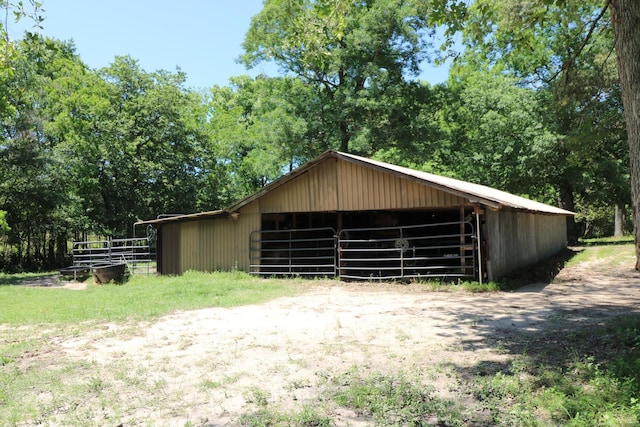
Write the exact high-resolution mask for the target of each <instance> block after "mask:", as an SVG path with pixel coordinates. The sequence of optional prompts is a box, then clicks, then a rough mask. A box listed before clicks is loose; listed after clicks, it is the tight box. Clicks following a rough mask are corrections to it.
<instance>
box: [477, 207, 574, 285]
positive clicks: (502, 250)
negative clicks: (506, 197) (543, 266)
mask: <svg viewBox="0 0 640 427" xmlns="http://www.w3.org/2000/svg"><path fill="white" fill-rule="evenodd" d="M486 221H487V241H488V245H489V259H488V263H487V264H488V265H487V268H488V273H489V279H490V280H496V279H499V278H500V277H502V276H504V275H505V274H507V273H509V272H511V271H513V270H515V269H517V268H521V267H524V266H526V265H529V264H533V263H536V262H538V261H540V260H542V259H544V258H547V257H549V256H551V255H554V254H556V253H557V252H559V251H560V250H562V249H563V248H565V247H566V246H567V223H566V217H565V216H563V215H541V214H532V213H526V212H519V211H513V210H500V211H497V212H494V211H487V214H486Z"/></svg>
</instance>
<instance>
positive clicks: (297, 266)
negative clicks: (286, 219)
mask: <svg viewBox="0 0 640 427" xmlns="http://www.w3.org/2000/svg"><path fill="white" fill-rule="evenodd" d="M249 272H250V273H251V274H258V275H263V276H335V275H336V231H335V230H334V229H333V228H328V227H325V228H306V229H293V230H262V231H254V232H252V233H251V236H250V255H249Z"/></svg>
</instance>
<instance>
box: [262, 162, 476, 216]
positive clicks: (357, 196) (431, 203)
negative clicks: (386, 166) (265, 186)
mask: <svg viewBox="0 0 640 427" xmlns="http://www.w3.org/2000/svg"><path fill="white" fill-rule="evenodd" d="M464 204H465V200H464V199H463V198H462V197H458V196H455V195H452V194H449V193H445V192H444V191H440V190H437V189H435V188H433V187H430V186H427V185H424V184H419V183H417V182H415V181H413V180H411V179H406V178H401V177H399V176H396V175H393V174H389V173H384V172H381V171H378V170H375V169H372V168H369V167H365V166H362V165H359V164H355V163H351V162H345V161H339V160H335V159H329V160H327V161H324V162H322V163H320V164H318V165H316V166H315V167H313V168H311V169H309V170H308V171H306V172H305V173H303V174H301V175H299V176H297V177H296V178H295V179H292V180H291V181H289V182H287V183H286V184H284V185H282V186H281V187H279V188H276V189H275V190H273V191H271V192H269V193H268V194H266V195H264V196H263V197H261V198H260V207H261V210H262V212H263V213H278V212H334V211H360V210H377V209H412V208H423V209H424V208H427V209H428V208H439V207H452V206H460V205H464Z"/></svg>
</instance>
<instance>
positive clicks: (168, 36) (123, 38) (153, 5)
mask: <svg viewBox="0 0 640 427" xmlns="http://www.w3.org/2000/svg"><path fill="white" fill-rule="evenodd" d="M25 3H26V2H25ZM43 9H44V10H45V12H44V17H45V21H44V23H43V25H44V29H43V30H39V31H40V32H41V33H43V34H45V35H48V36H51V37H55V38H57V39H61V40H71V39H72V40H73V41H74V43H75V45H76V50H77V53H78V54H79V55H80V57H81V58H82V60H83V61H84V62H85V63H86V64H88V65H89V66H90V67H91V68H101V67H104V66H107V65H109V64H110V63H111V62H113V59H114V58H115V56H117V55H130V56H131V57H132V58H134V59H137V60H138V61H139V63H140V66H141V67H142V68H143V69H144V70H146V71H149V72H150V71H155V70H168V71H175V70H176V67H180V69H181V70H182V71H184V72H185V73H187V85H188V86H190V87H193V88H207V87H211V86H213V85H221V86H225V85H227V84H228V83H229V78H230V77H232V76H237V75H241V74H249V75H251V76H256V75H257V74H260V73H261V72H265V73H266V74H267V75H270V76H274V75H277V74H278V70H277V67H275V66H273V65H271V66H270V65H266V66H263V67H262V68H256V69H252V70H246V69H245V68H244V66H242V65H240V64H237V63H236V62H235V60H236V58H238V56H240V55H241V53H242V41H243V40H244V35H245V32H246V31H247V29H248V28H249V24H250V22H251V17H252V16H254V15H256V14H257V13H258V12H260V10H261V9H262V0H231V1H229V0H183V1H181V2H179V1H178V2H176V1H166V0H155V1H152V0H110V1H104V0H100V1H98V0H44V1H43ZM25 26H28V23H27V22H24V21H22V22H20V23H19V24H11V23H9V34H10V36H11V37H12V38H20V37H21V35H22V31H23V29H24V28H25ZM424 68H425V69H424V70H423V73H422V75H421V78H422V79H423V80H427V81H429V82H431V83H434V84H435V83H440V82H442V81H444V80H446V78H447V67H446V66H442V67H436V68H434V67H429V66H425V67H424Z"/></svg>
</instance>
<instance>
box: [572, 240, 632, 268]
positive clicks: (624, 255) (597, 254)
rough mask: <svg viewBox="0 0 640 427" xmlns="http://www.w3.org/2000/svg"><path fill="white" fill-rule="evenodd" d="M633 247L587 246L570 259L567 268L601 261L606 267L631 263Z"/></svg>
mask: <svg viewBox="0 0 640 427" xmlns="http://www.w3.org/2000/svg"><path fill="white" fill-rule="evenodd" d="M634 257H635V247H634V245H633V244H621V245H604V246H588V247H586V248H585V249H584V250H582V251H580V252H578V253H577V254H576V255H575V256H574V257H572V258H571V259H570V260H569V262H567V264H566V265H567V266H572V265H577V264H580V263H583V262H591V261H601V262H606V263H607V264H608V265H612V266H616V265H621V264H624V263H629V262H633V260H634Z"/></svg>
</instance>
